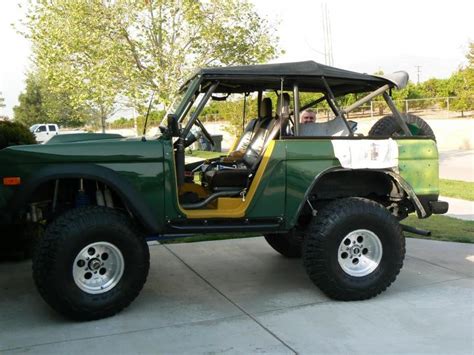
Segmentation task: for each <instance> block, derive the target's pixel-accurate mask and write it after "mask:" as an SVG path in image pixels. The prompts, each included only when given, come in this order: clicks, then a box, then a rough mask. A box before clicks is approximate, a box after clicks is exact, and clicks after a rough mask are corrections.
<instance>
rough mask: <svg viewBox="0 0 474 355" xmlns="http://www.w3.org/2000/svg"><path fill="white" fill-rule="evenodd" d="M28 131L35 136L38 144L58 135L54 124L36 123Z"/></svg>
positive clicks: (56, 126)
mask: <svg viewBox="0 0 474 355" xmlns="http://www.w3.org/2000/svg"><path fill="white" fill-rule="evenodd" d="M30 131H31V133H33V134H34V135H35V137H36V141H37V142H38V143H44V142H46V141H47V140H49V139H50V138H51V137H53V136H55V135H56V134H59V127H58V125H57V124H54V123H38V124H35V125H33V126H31V127H30Z"/></svg>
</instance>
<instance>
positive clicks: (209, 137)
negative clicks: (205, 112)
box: [195, 118, 216, 145]
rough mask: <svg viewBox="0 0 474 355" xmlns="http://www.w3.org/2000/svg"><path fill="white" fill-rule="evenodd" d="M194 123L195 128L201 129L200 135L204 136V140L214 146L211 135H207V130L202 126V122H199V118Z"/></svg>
mask: <svg viewBox="0 0 474 355" xmlns="http://www.w3.org/2000/svg"><path fill="white" fill-rule="evenodd" d="M195 123H196V124H197V126H198V127H199V128H200V129H201V131H202V134H204V137H206V139H207V140H208V141H209V142H210V143H211V144H212V145H216V144H215V143H214V140H213V139H212V137H211V135H210V134H209V132H208V131H207V129H206V128H205V127H204V125H203V124H202V122H201V121H200V120H199V118H196V121H195Z"/></svg>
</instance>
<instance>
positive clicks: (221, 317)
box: [0, 238, 474, 354]
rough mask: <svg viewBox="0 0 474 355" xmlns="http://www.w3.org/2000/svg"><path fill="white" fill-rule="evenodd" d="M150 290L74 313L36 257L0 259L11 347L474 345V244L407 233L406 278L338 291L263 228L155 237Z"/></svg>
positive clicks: (2, 331)
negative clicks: (96, 314)
mask: <svg viewBox="0 0 474 355" xmlns="http://www.w3.org/2000/svg"><path fill="white" fill-rule="evenodd" d="M151 255H152V260H151V262H152V266H151V270H150V275H149V278H148V282H147V284H146V286H145V288H144V290H143V291H142V293H141V295H140V296H139V298H138V299H137V300H136V301H135V302H134V303H133V304H132V305H131V306H130V307H129V308H127V309H126V310H125V311H123V312H122V313H120V314H118V315H117V316H115V317H112V318H108V319H104V320H100V321H94V322H85V323H76V322H71V321H69V320H66V319H63V318H62V317H60V316H58V315H57V314H56V313H54V312H53V311H51V310H50V308H49V307H48V306H47V305H46V304H44V303H43V301H42V300H41V298H40V297H39V296H38V294H37V293H36V290H35V288H34V285H33V282H32V280H31V275H30V274H31V272H30V269H31V264H30V262H22V263H3V264H0V353H2V354H10V353H41V354H84V353H90V354H97V353H102V354H112V353H113V354H132V353H142V354H158V353H160V354H171V353H173V354H178V353H179V354H182V353H212V354H217V353H231V354H232V353H242V354H246V353H304V354H315V353H321V354H331V353H344V354H347V353H351V354H354V353H365V354H367V353H371V354H389V353H433V354H472V353H473V351H474V345H473V341H474V338H473V333H474V329H473V324H474V315H473V306H474V279H473V277H474V263H473V262H474V245H472V244H456V243H448V242H434V241H425V240H417V239H408V240H407V258H406V262H405V266H404V268H403V270H402V272H401V274H400V276H399V278H398V280H397V281H396V282H395V283H394V284H393V285H392V287H390V288H389V289H388V290H387V291H386V292H384V293H383V294H381V295H380V296H378V297H377V298H375V299H372V300H369V301H363V302H335V301H331V300H329V299H328V298H327V297H325V296H324V295H323V294H322V293H321V292H320V291H319V290H318V289H317V288H316V287H315V286H313V284H312V283H311V282H310V281H309V280H308V278H307V277H306V275H305V272H304V270H303V267H302V266H301V261H300V260H288V259H285V258H283V257H281V256H280V255H279V254H277V253H276V252H274V251H273V250H272V249H271V248H270V247H269V246H268V245H266V242H265V241H264V240H263V238H251V239H241V240H228V241H217V242H201V243H194V244H174V245H167V246H160V245H153V246H151Z"/></svg>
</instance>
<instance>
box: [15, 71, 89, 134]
mask: <svg viewBox="0 0 474 355" xmlns="http://www.w3.org/2000/svg"><path fill="white" fill-rule="evenodd" d="M69 96H70V95H69V94H68V93H67V92H64V91H63V92H59V91H54V90H51V89H50V87H49V85H48V82H47V81H46V79H45V78H44V77H43V76H42V75H41V73H40V72H38V71H31V72H29V73H28V75H27V79H26V89H25V91H24V92H23V93H21V94H20V96H19V105H18V106H15V107H14V108H13V112H14V115H15V120H16V121H19V122H21V123H23V124H25V125H26V126H31V125H33V124H35V123H45V122H49V123H57V124H58V125H60V126H67V127H77V126H81V125H83V124H84V123H86V122H88V121H89V120H90V116H91V112H90V109H88V108H87V107H85V106H84V105H73V104H72V103H71V99H70V97H69Z"/></svg>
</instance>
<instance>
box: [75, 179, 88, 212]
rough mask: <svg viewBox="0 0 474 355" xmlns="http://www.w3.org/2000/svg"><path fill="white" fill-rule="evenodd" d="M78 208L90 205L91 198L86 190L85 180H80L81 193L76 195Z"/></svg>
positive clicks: (78, 192)
mask: <svg viewBox="0 0 474 355" xmlns="http://www.w3.org/2000/svg"><path fill="white" fill-rule="evenodd" d="M75 202H76V203H75V205H76V207H84V206H89V205H90V198H89V195H88V194H87V192H86V191H85V190H84V179H79V191H77V193H76V201H75Z"/></svg>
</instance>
